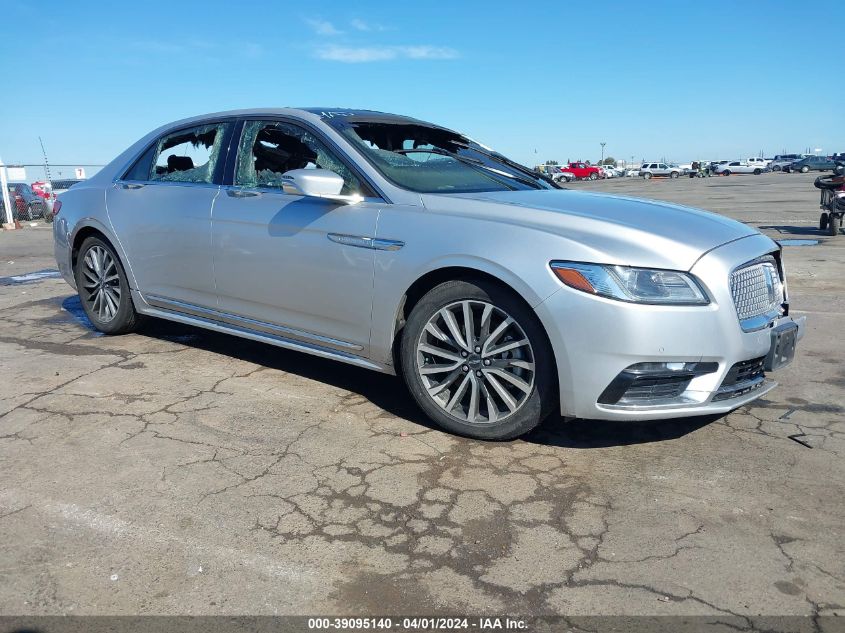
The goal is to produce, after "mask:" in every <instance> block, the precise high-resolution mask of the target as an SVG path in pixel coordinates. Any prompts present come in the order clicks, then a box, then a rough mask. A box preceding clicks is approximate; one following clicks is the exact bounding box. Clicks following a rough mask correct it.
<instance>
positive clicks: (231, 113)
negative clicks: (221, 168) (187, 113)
mask: <svg viewBox="0 0 845 633" xmlns="http://www.w3.org/2000/svg"><path fill="white" fill-rule="evenodd" d="M274 115H277V116H278V115H281V116H284V115H288V116H298V117H300V118H304V119H312V120H314V119H317V120H322V121H330V120H332V119H341V118H342V119H344V120H346V121H351V122H364V121H367V122H379V123H405V124H421V125H427V126H432V125H433V124H432V123H429V122H427V121H421V120H419V119H415V118H413V117H409V116H403V115H399V114H390V113H389V112H379V111H377V110H364V109H354V108H336V107H335V108H332V107H315V106H309V107H294V108H290V107H288V108H245V109H240V110H224V111H221V112H209V113H207V114H199V115H196V116H192V117H189V118H186V119H181V120H179V121H173V122H171V123H167V124H165V125H164V126H163V127H164V128H173V127H176V126H181V125H185V124H190V123H193V122H194V121H197V122H199V121H207V120H208V119H215V118H234V117H251V116H253V117H254V116H274ZM434 127H440V126H437V125H434ZM444 129H445V128H444Z"/></svg>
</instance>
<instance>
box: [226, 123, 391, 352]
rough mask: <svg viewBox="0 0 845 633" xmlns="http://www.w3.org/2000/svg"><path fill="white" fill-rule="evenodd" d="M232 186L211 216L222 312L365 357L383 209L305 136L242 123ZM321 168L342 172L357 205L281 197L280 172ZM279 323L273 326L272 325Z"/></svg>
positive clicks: (286, 126) (292, 128)
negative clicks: (375, 242) (359, 196)
mask: <svg viewBox="0 0 845 633" xmlns="http://www.w3.org/2000/svg"><path fill="white" fill-rule="evenodd" d="M236 161H237V162H236V164H235V173H234V177H233V184H232V186H229V187H224V188H223V191H221V193H220V195H219V196H218V198H217V200H216V201H215V203H214V207H213V211H212V244H213V252H214V271H215V280H216V285H217V293H218V304H219V310H220V311H221V312H224V313H226V314H227V315H230V316H237V317H245V318H246V319H249V320H250V321H248V322H245V323H244V325H245V326H246V327H253V328H255V329H260V330H263V331H267V332H270V333H271V334H277V335H279V336H282V337H285V338H291V339H294V340H297V341H301V342H304V343H306V344H312V345H318V346H320V347H328V348H332V349H336V350H340V351H345V352H348V353H352V354H355V355H360V356H365V355H366V354H367V352H368V350H369V341H370V316H371V311H372V295H373V264H374V251H373V250H372V248H368V245H369V242H367V240H366V239H365V238H373V237H374V236H375V231H376V220H377V219H378V214H379V209H380V206H382V205H383V203H382V202H380V201H379V200H376V199H374V198H372V197H366V194H367V191H366V190H365V186H364V185H362V183H361V181H360V180H359V179H358V177H357V176H356V175H355V174H354V173H353V171H352V170H351V169H349V168H348V166H347V165H346V164H345V163H344V162H343V161H342V160H341V159H339V158H338V157H337V154H336V153H335V152H334V151H332V150H330V149H329V148H328V146H327V145H326V144H325V143H323V142H322V141H321V140H320V139H318V138H316V136H315V135H314V134H313V133H311V132H309V131H308V130H306V129H304V128H302V127H299V126H297V125H293V124H291V123H287V122H282V121H246V122H245V123H244V127H243V132H242V134H241V138H240V141H239V143H238V156H237V159H236ZM304 168H322V169H330V170H332V171H334V172H335V173H338V174H340V175H341V176H342V177H343V178H344V181H345V185H344V189H343V191H342V193H349V194H352V193H363V194H364V195H365V198H364V200H363V201H362V202H359V203H357V204H343V203H338V202H333V201H330V200H324V199H319V198H309V197H303V196H298V195H290V194H286V193H284V191H282V187H281V182H282V181H281V178H280V177H281V175H282V174H284V173H285V172H287V171H290V170H292V169H304ZM268 326H275V327H268Z"/></svg>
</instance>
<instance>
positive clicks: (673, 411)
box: [536, 235, 804, 420]
mask: <svg viewBox="0 0 845 633" xmlns="http://www.w3.org/2000/svg"><path fill="white" fill-rule="evenodd" d="M775 249H776V245H775V244H774V243H773V242H772V241H771V240H770V239H768V238H766V237H764V236H762V235H755V236H751V237H747V238H743V239H740V240H737V241H735V242H731V243H729V244H726V245H723V246H721V247H719V248H717V249H714V250H713V251H710V252H709V253H707V254H706V255H704V256H703V257H702V258H701V259H700V260H699V261H698V262H697V263H696V264H695V266H693V268H692V270H691V271H690V272H691V273H692V274H694V275H695V276H696V277H697V278H698V279H699V280H700V281H701V282H702V283H703V284H704V286H705V287H706V288H707V291H708V294H709V295H710V298H711V303H710V305H707V306H650V305H640V304H630V303H624V302H620V301H615V300H612V299H604V298H602V297H596V296H591V295H587V294H585V293H583V292H579V291H577V290H573V289H571V288H568V287H561V289H560V290H559V291H558V292H556V293H555V294H554V295H552V296H551V297H549V298H548V299H546V301H544V302H543V303H541V304H540V305H539V306H537V307H536V311H537V314H538V316H539V317H540V319H541V321H543V324H544V325H545V327H546V332H547V333H548V334H549V339H550V341H551V344H552V348H553V350H554V353H555V360H556V363H557V370H558V381H559V388H560V400H561V403H560V409H561V413H562V414H563V415H565V416H572V417H579V418H593V419H606V420H649V419H663V418H673V417H682V416H693V415H707V414H719V413H726V412H728V411H731V410H733V409H736V408H737V407H740V406H742V405H744V404H746V403H748V402H750V401H752V400H755V399H757V398H759V397H760V396H762V395H763V394H764V393H766V392H768V391H769V390H771V389H772V388H774V387H775V386H776V383H774V382H772V381H770V380H768V378H766V379H765V380H763V381H758V384H755V385H754V388H753V390H750V391H744V390H741V389H738V390H737V391H736V393H735V394H729V396H728V397H726V396H725V389H724V383H725V379H726V377H727V376H728V373H729V372H730V371H731V368H732V367H734V365H735V364H737V363H739V362H741V361H749V360H751V359H758V358H760V357H765V356H766V355H767V354H768V352H769V350H770V348H771V330H772V328H773V327H776V326H779V325H782V324H784V323H788V322H792V321H793V319H792V317H789V316H784V317H780V318H779V319H777V320H775V321H773V322H772V323H770V324H769V326H768V327H766V328H763V329H760V330H757V331H754V332H743V331H742V329H741V328H740V325H739V320H738V318H737V314H736V309H735V307H734V303H733V298H732V297H731V294H730V288H729V281H728V280H729V276H730V272H731V270H733V269H734V268H735V267H736V266H737V265H739V264H742V263H745V262H747V261H750V260H752V259H755V258H757V257H760V256H762V255H765V254H767V253H770V252H772V251H773V250H775ZM550 274H552V273H551V272H550ZM794 323H795V324H796V325H797V327H798V334H797V336H798V338H799V339H800V338H801V337H802V336H803V333H804V319H803V318H802V319H797V320H794ZM649 362H655V363H659V362H663V363H708V364H715V365H717V366H718V368H717V369H716V370H715V371H712V372H710V373H706V374H704V375H699V376H696V377H694V378H693V379H692V380H691V381H690V382H689V384H688V386H687V388H686V390H685V391H683V393H682V394H681V396H680V397H679V398H676V399H673V400H672V401H671V402H668V403H665V404H643V405H638V404H622V405H619V404H601V403H600V402H599V400H600V399H601V396H602V393H603V392H604V391H605V389H606V388H607V387H608V386H609V385H610V384H611V382H613V381H614V379H615V378H616V377H617V376H619V375H620V373H622V372H623V371H624V370H626V368H629V367H631V366H632V365H636V364H638V363H649ZM720 388H722V391H721V392H720ZM720 398H721V399H720Z"/></svg>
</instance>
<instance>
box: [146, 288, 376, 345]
mask: <svg viewBox="0 0 845 633" xmlns="http://www.w3.org/2000/svg"><path fill="white" fill-rule="evenodd" d="M144 300H145V301H146V302H147V303H148V304H150V305H151V306H153V307H156V308H161V309H163V310H172V311H174V312H179V313H182V314H189V315H191V316H194V317H197V318H199V319H202V320H204V321H210V322H214V323H221V324H225V325H228V326H231V327H233V328H236V329H240V330H245V331H251V332H257V333H261V334H265V335H270V336H273V337H277V338H279V339H283V340H287V339H288V338H291V337H292V338H293V339H302V340H305V341H309V342H315V343H318V344H322V345H329V346H331V347H342V348H344V349H349V350H355V351H360V350H362V349H364V348H363V346H361V345H355V344H354V343H348V342H346V341H340V340H338V339H334V338H329V337H327V336H320V335H319V334H312V333H310V332H304V331H303V330H297V329H295V328H290V327H286V326H284V325H274V324H272V323H265V322H264V321H257V320H255V319H250V318H247V317H242V316H238V315H236V314H229V313H228V312H218V311H217V310H211V309H209V308H202V307H200V306H197V305H193V304H190V303H184V302H182V301H176V300H174V299H168V298H166V297H159V296H157V295H144Z"/></svg>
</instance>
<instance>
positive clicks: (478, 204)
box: [54, 108, 803, 439]
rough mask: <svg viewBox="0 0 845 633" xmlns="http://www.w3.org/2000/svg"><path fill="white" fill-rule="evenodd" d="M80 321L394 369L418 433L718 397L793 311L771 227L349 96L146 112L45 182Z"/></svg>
mask: <svg viewBox="0 0 845 633" xmlns="http://www.w3.org/2000/svg"><path fill="white" fill-rule="evenodd" d="M54 214H55V220H56V221H55V224H54V237H55V253H56V260H57V262H58V265H59V268H60V270H61V271H62V274H63V276H64V278H65V279H66V280H67V281H68V283H70V284H71V285H72V286H73V287H74V288H76V290H77V291H78V292H79V294H80V297H81V299H82V303H83V306H84V308H85V312H86V314H87V315H88V318H89V319H90V320H91V322H92V324H93V325H94V326H95V327H96V328H98V329H99V330H101V331H103V332H106V333H109V334H121V333H125V332H130V331H132V330H134V329H135V328H136V327H137V325H138V323H139V321H140V320H141V319H142V318H144V317H159V318H163V319H170V320H172V321H178V322H182V323H188V324H192V325H197V326H200V327H204V328H208V329H211V330H216V331H219V332H226V333H229V334H232V335H235V336H241V337H245V338H249V339H254V340H257V341H263V342H266V343H268V344H272V345H277V346H279V347H282V348H286V349H289V350H295V351H298V352H306V353H310V354H315V355H318V356H322V357H326V358H331V359H334V360H338V361H341V362H345V363H350V364H353V365H356V366H358V367H362V368H366V369H371V370H375V371H380V372H386V373H394V374H400V375H401V376H402V377H403V378H404V381H405V383H406V384H407V386H408V390H409V392H410V394H411V395H412V396H413V398H414V399H415V400H416V402H417V403H418V404H419V406H420V407H421V408H422V410H423V411H424V412H425V413H426V414H427V415H428V416H429V417H430V418H431V419H432V420H434V421H435V422H436V423H438V424H439V425H441V426H442V427H444V428H446V429H448V430H450V431H452V432H455V433H461V434H465V435H469V436H473V437H478V438H487V439H506V438H512V437H516V436H518V435H521V434H523V433H526V432H528V431H529V430H531V429H533V428H534V427H536V426H537V425H538V424H539V423H540V422H541V421H543V419H545V418H546V417H547V416H549V415H550V414H552V413H553V412H557V413H559V414H562V415H564V416H577V417H587V418H600V419H621V420H646V419H653V418H669V417H676V416H689V415H699V414H705V413H721V412H726V411H730V410H732V409H734V408H736V407H738V406H740V405H743V404H745V403H747V402H749V401H750V400H753V399H755V398H757V397H759V396H760V395H762V394H763V393H765V392H766V391H768V390H769V389H771V388H772V387H773V386H774V383H772V382H771V381H770V380H769V378H768V372H770V371H771V370H773V369H776V368H778V367H779V366H781V365H784V364H786V363H788V362H789V361H790V360H791V358H792V356H793V354H794V350H795V344H796V341H797V340H798V339H799V338H800V336H801V334H802V332H803V322H802V321H799V320H793V319H792V317H790V316H789V306H788V303H787V292H786V279H785V277H784V270H783V264H782V258H781V252H780V249H779V247H778V245H777V244H776V243H775V242H773V241H772V240H770V239H768V238H766V237H764V236H763V235H761V234H760V233H758V232H757V231H755V230H754V229H752V228H750V227H748V226H745V225H742V224H740V223H737V222H734V221H731V220H728V219H725V218H723V217H720V216H717V215H713V214H710V213H706V212H703V211H698V210H694V209H690V208H687V207H676V206H672V205H669V204H665V203H657V202H649V201H644V200H635V199H631V198H623V197H619V196H608V195H600V194H591V193H584V192H578V191H569V190H561V189H559V188H558V187H557V186H556V185H555V184H554V183H552V182H551V181H549V180H548V179H547V178H546V177H544V176H542V175H539V174H537V173H535V172H533V171H531V170H530V169H528V168H526V167H523V166H521V165H519V164H517V163H515V162H513V161H511V160H509V159H507V158H506V157H504V156H502V155H501V154H499V153H497V152H495V151H493V150H491V149H489V148H487V147H486V146H483V145H481V144H479V143H477V142H475V141H472V140H471V139H469V138H468V137H466V136H464V135H462V134H459V133H457V132H454V131H452V130H449V129H446V128H443V127H440V126H437V125H432V124H429V123H425V122H422V121H418V120H415V119H411V118H407V117H401V116H395V115H389V114H383V113H377V112H371V111H356V110H342V109H341V110H337V109H334V110H332V109H320V108H310V109H309V108H306V109H274V110H242V111H235V112H225V113H218V114H212V115H205V116H200V117H195V118H192V119H187V120H183V121H179V122H176V123H173V124H170V125H166V126H164V127H162V128H160V129H157V130H155V131H153V132H151V133H150V134H148V135H147V136H145V137H144V138H142V139H141V140H139V141H138V142H137V143H135V144H134V145H132V147H130V148H129V149H127V150H126V151H125V152H124V153H122V154H121V155H120V156H118V157H117V158H116V159H115V160H114V161H112V163H111V164H109V165H108V166H107V167H105V168H104V169H102V170H101V171H100V172H99V173H98V174H97V175H96V176H94V177H93V178H91V179H89V180H87V181H84V182H82V183H80V184H78V185H76V186H75V187H73V188H72V189H70V190H69V191H67V192H66V193H64V194H63V195H62V196H61V197H60V198H59V202H58V203H57V205H56V209H55V211H54Z"/></svg>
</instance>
